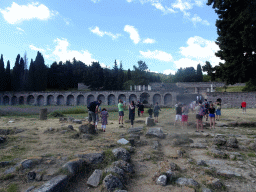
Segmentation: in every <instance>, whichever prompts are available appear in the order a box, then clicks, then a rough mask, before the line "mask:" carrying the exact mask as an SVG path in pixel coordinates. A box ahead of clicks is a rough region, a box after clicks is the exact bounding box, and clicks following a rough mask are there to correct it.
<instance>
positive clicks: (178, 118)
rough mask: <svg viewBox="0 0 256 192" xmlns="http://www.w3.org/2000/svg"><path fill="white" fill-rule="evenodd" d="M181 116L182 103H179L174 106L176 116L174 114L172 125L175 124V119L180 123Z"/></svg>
mask: <svg viewBox="0 0 256 192" xmlns="http://www.w3.org/2000/svg"><path fill="white" fill-rule="evenodd" d="M181 118H182V105H181V104H179V105H178V107H176V116H175V122H174V126H175V125H176V122H177V121H179V122H180V125H181Z"/></svg>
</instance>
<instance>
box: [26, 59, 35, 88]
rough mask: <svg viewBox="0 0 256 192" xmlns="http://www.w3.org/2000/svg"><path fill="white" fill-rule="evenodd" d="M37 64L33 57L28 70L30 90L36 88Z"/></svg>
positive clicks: (28, 86)
mask: <svg viewBox="0 0 256 192" xmlns="http://www.w3.org/2000/svg"><path fill="white" fill-rule="evenodd" d="M35 71H36V69H35V65H34V62H33V59H31V62H30V65H29V70H28V81H27V89H28V90H29V91H35V90H36V76H35Z"/></svg>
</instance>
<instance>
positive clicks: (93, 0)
mask: <svg viewBox="0 0 256 192" xmlns="http://www.w3.org/2000/svg"><path fill="white" fill-rule="evenodd" d="M91 1H92V2H93V3H97V2H100V0H91Z"/></svg>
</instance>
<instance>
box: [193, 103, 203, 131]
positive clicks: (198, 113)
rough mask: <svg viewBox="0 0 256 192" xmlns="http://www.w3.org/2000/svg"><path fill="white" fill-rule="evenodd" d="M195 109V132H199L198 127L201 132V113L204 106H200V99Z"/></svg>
mask: <svg viewBox="0 0 256 192" xmlns="http://www.w3.org/2000/svg"><path fill="white" fill-rule="evenodd" d="M195 111H196V132H199V127H201V132H204V131H203V115H204V107H203V106H202V101H199V103H198V105H197V106H196V107H195Z"/></svg>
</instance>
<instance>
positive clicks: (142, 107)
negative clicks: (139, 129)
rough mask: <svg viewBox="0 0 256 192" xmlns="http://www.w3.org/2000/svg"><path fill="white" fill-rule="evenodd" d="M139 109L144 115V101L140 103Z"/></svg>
mask: <svg viewBox="0 0 256 192" xmlns="http://www.w3.org/2000/svg"><path fill="white" fill-rule="evenodd" d="M139 110H140V113H141V116H142V117H143V114H144V105H143V103H142V102H141V103H140V106H139Z"/></svg>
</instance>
